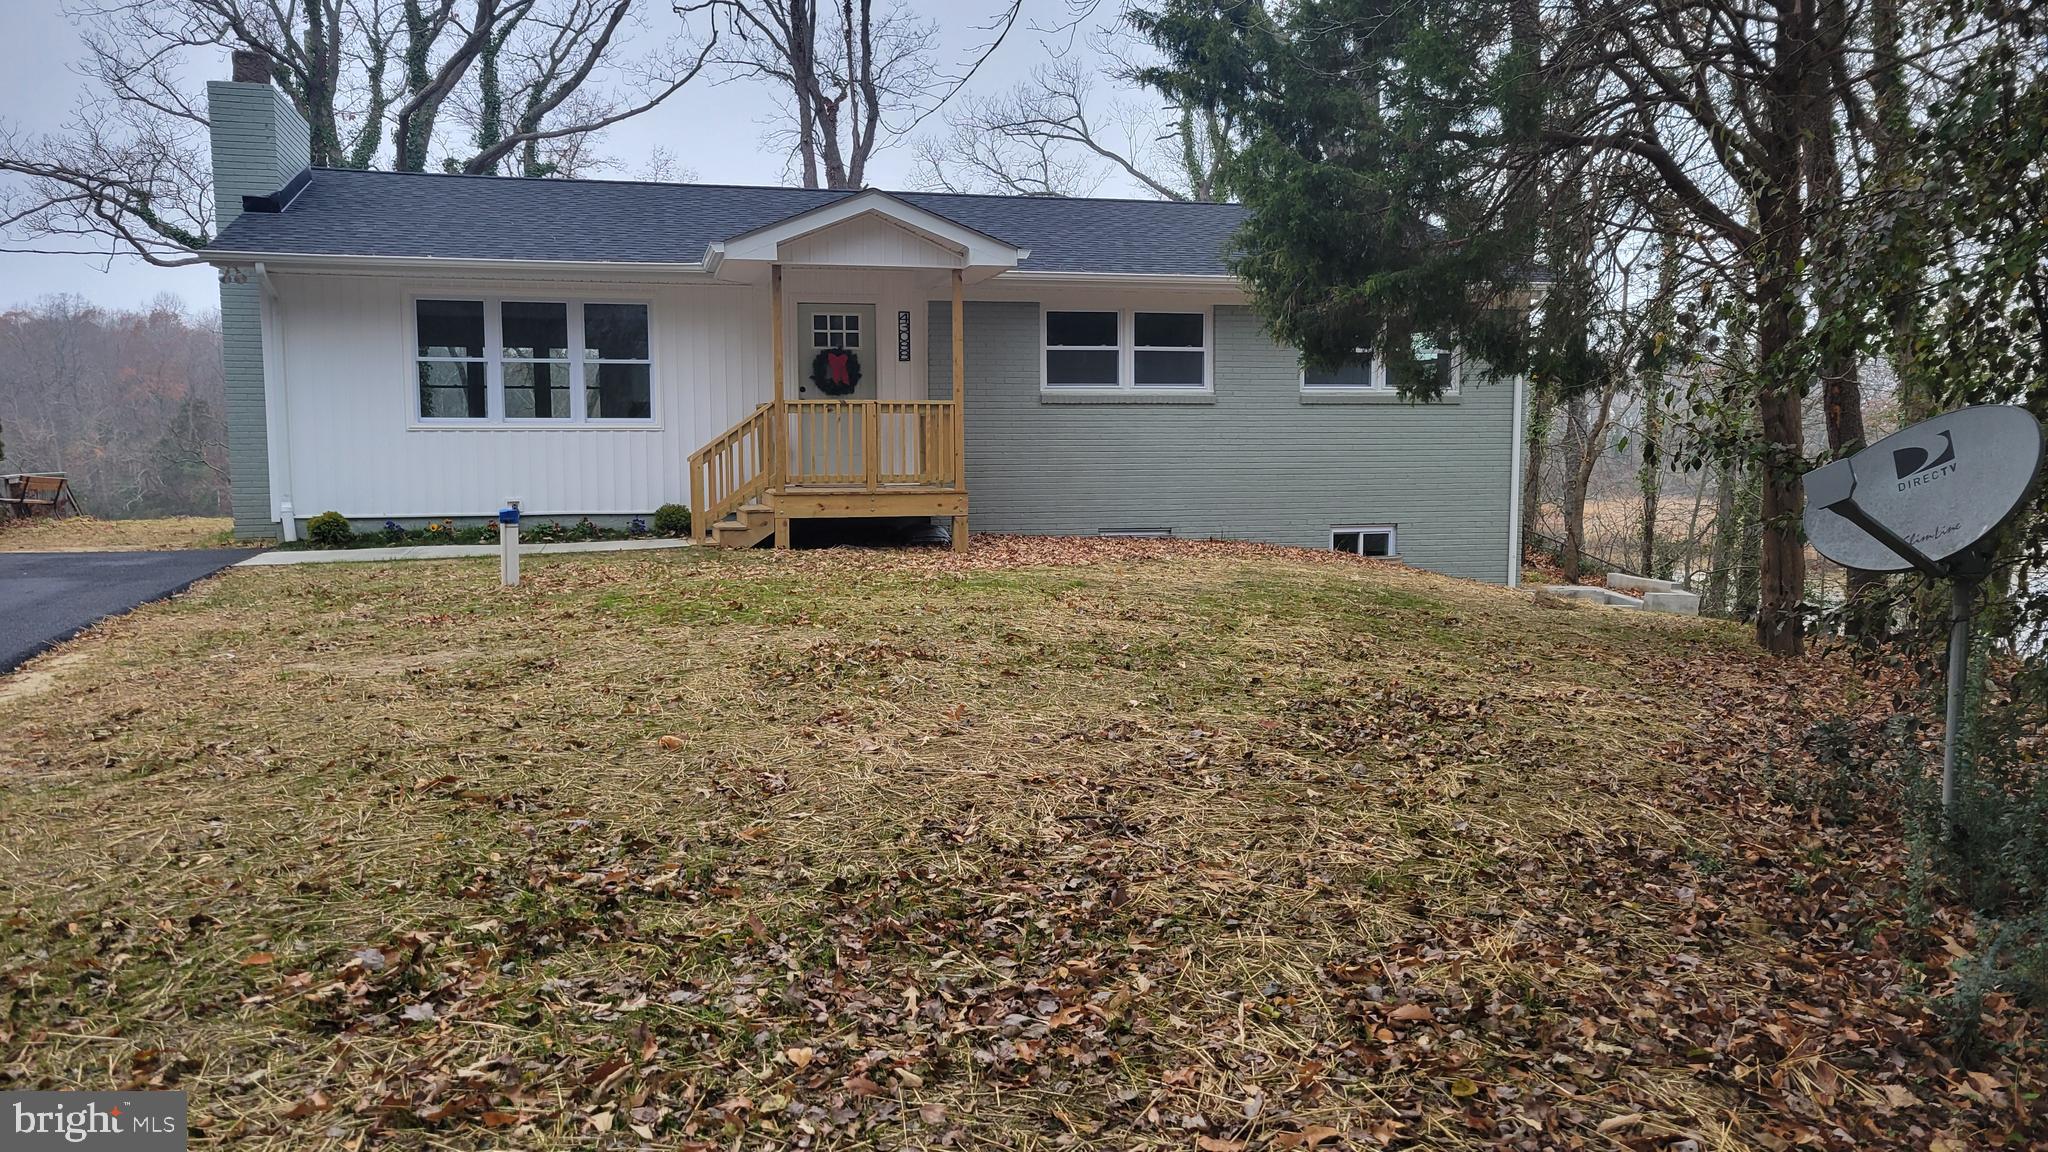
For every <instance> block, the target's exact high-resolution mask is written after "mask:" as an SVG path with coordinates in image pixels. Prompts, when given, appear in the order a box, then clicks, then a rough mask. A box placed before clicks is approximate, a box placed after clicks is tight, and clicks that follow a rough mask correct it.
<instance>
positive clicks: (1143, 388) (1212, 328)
mask: <svg viewBox="0 0 2048 1152" xmlns="http://www.w3.org/2000/svg"><path fill="white" fill-rule="evenodd" d="M1055 312H1108V313H1111V314H1113V315H1114V316H1115V317H1116V375H1117V382H1116V383H1115V384H1053V383H1050V382H1049V381H1048V379H1047V376H1048V373H1047V360H1048V357H1047V353H1049V352H1085V351H1097V352H1099V351H1102V350H1103V349H1106V348H1108V347H1109V345H1107V344H1099V345H1079V346H1075V345H1067V344H1061V345H1058V346H1057V347H1055V346H1054V345H1052V344H1049V343H1048V342H1047V340H1048V338H1049V336H1050V328H1051V321H1052V314H1053V313H1055ZM1140 312H1158V313H1163V314H1169V315H1171V314H1179V315H1184V316H1200V317H1201V318H1202V345H1201V348H1200V349H1199V351H1200V352H1201V353H1202V382H1201V383H1200V384H1199V385H1197V384H1139V383H1138V382H1137V354H1138V348H1137V347H1136V342H1137V329H1138V321H1137V314H1138V313H1140ZM1197 350H1198V349H1196V348H1195V347H1193V346H1187V347H1168V348H1155V347H1153V346H1151V345H1147V346H1146V348H1145V351H1158V352H1194V351H1197ZM1038 392H1039V395H1041V396H1047V397H1066V396H1073V397H1089V396H1096V397H1103V396H1108V397H1115V396H1148V397H1149V396H1213V395H1214V394H1215V392H1216V307H1215V305H1213V304H1208V303H1201V304H1186V303H1178V302H1174V301H1158V302H1154V303H1145V304H1117V305H1113V306H1107V305H1099V304H1097V305H1088V304H1078V303H1077V304H1058V305H1054V304H1048V303H1046V302H1045V301H1043V300H1041V301H1039V302H1038Z"/></svg>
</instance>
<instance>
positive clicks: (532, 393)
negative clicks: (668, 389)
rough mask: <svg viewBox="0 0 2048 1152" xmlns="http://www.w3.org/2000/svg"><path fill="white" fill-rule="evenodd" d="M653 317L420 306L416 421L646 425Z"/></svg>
mask: <svg viewBox="0 0 2048 1152" xmlns="http://www.w3.org/2000/svg"><path fill="white" fill-rule="evenodd" d="M650 312H651V310H650V308H649V307H648V305H647V304H645V303H638V302H634V303H619V302H613V301H589V302H585V301H578V300H492V299H485V300H442V299H429V298H424V297H422V298H419V299H416V300H414V301H413V315H412V320H413V349H414V367H415V372H416V376H417V383H418V388H417V391H416V392H415V403H416V405H417V407H416V408H415V409H414V413H413V415H414V419H415V420H416V421H417V422H418V423H420V424H425V425H432V426H439V425H458V426H459V425H476V424H509V425H540V426H555V427H577V426H583V425H605V424H619V423H632V424H645V423H648V422H650V421H652V420H653V418H654V361H653V358H652V355H651V344H652V334H651V332H650V331H649V329H650Z"/></svg>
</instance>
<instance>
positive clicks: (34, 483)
mask: <svg viewBox="0 0 2048 1152" xmlns="http://www.w3.org/2000/svg"><path fill="white" fill-rule="evenodd" d="M66 508H69V509H70V512H69V513H67V512H66V511H65V509H66ZM0 509H5V510H6V511H7V512H8V513H11V514H12V515H13V516H15V517H17V518H23V519H25V518H27V517H30V516H64V515H71V516H77V515H81V514H82V513H83V511H84V510H83V509H81V508H80V507H79V506H78V497H76V496H74V495H72V493H71V484H70V482H69V481H67V480H66V479H65V478H64V474H63V473H62V472H49V473H33V472H32V473H28V474H26V475H20V476H0Z"/></svg>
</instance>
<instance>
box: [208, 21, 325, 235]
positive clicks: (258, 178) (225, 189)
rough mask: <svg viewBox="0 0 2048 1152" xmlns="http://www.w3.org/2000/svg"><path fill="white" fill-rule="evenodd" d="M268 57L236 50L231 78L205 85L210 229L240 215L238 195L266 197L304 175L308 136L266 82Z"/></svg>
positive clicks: (288, 102)
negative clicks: (210, 179) (210, 182)
mask: <svg viewBox="0 0 2048 1152" xmlns="http://www.w3.org/2000/svg"><path fill="white" fill-rule="evenodd" d="M270 69H271V62H270V56H269V54H268V53H264V52H258V51H256V50H254V49H249V48H240V49H236V51H235V54H234V71H233V72H232V73H231V74H232V75H233V76H234V79H232V80H214V81H211V82H210V83H208V84H207V85H206V112H207V116H208V117H209V118H210V119H211V120H212V121H213V226H214V230H215V231H216V232H218V231H219V230H220V229H222V228H226V227H227V226H228V225H229V224H230V223H231V222H233V220H234V218H235V217H237V216H240V215H241V214H242V197H244V196H268V195H270V194H271V193H272V192H275V191H277V190H278V189H280V188H283V187H284V186H285V185H286V184H287V183H289V182H290V181H291V178H292V177H294V176H297V175H298V174H299V173H300V172H302V171H304V170H305V168H306V165H307V162H308V160H309V158H310V156H311V155H312V133H311V132H310V131H308V130H307V128H306V121H305V120H304V119H303V118H302V117H300V115H299V113H298V109H296V108H294V107H292V100H291V97H290V96H287V95H285V93H284V91H283V90H282V89H280V88H277V87H276V86H274V85H273V84H271V82H270Z"/></svg>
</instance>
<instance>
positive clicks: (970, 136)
mask: <svg viewBox="0 0 2048 1152" xmlns="http://www.w3.org/2000/svg"><path fill="white" fill-rule="evenodd" d="M1104 40H1105V38H1098V43H1097V45H1096V50H1097V52H1098V54H1099V55H1100V56H1102V57H1104V58H1106V59H1107V60H1108V61H1109V62H1110V64H1111V65H1112V66H1111V67H1109V68H1107V69H1101V68H1098V67H1097V63H1098V61H1096V60H1090V59H1085V58H1083V57H1081V56H1080V55H1078V54H1073V53H1070V54H1068V55H1066V56H1064V57H1062V58H1060V59H1057V60H1054V61H1052V62H1050V63H1048V64H1043V65H1040V66H1039V67H1038V68H1037V69H1036V70H1035V71H1033V73H1032V74H1031V79H1030V80H1028V81H1026V82H1024V83H1022V84H1019V85H1017V86H1016V87H1015V88H1012V89H1011V90H1010V91H1008V92H1006V93H1003V94H1001V95H997V96H990V97H983V98H980V99H976V100H970V101H968V102H966V104H965V105H964V106H963V108H962V110H961V112H960V113H959V114H958V115H956V116H954V117H953V119H952V122H951V128H952V130H951V132H950V133H949V134H948V135H946V136H945V137H942V138H940V139H936V140H928V141H925V142H924V143H923V144H922V145H921V146H920V148H919V157H918V159H919V172H920V179H921V180H922V181H923V182H924V183H925V184H927V185H930V186H934V187H940V188H946V189H950V190H953V191H971V192H1009V193H1023V194H1037V195H1071V194H1075V193H1085V192H1090V191H1093V190H1094V189H1095V188H1097V187H1099V186H1100V185H1101V184H1102V182H1103V181H1104V180H1106V179H1108V178H1110V177H1112V176H1122V177H1123V178H1125V179H1127V180H1129V181H1130V182H1132V183H1135V184H1137V185H1138V186H1140V187H1142V188H1144V189H1145V190H1146V191H1147V192H1149V193H1151V194H1152V195H1154V196H1157V197H1159V198H1160V199H1162V200H1217V199H1220V198H1221V197H1222V195H1223V193H1224V191H1225V187H1224V181H1223V164H1224V161H1225V160H1226V159H1227V158H1228V156H1229V154H1230V148H1231V144H1230V138H1231V134H1230V128H1229V125H1228V123H1227V122H1226V121H1225V119H1224V114H1223V113H1222V112H1221V111H1220V110H1217V109H1205V108H1197V107H1195V106H1194V105H1193V104H1190V103H1186V102H1182V103H1180V104H1178V105H1166V106H1161V105H1159V104H1157V102H1156V101H1153V102H1149V103H1139V102H1137V101H1134V100H1129V99H1126V100H1122V101H1110V102H1103V101H1100V100H1097V99H1096V98H1095V93H1094V78H1095V76H1097V75H1099V74H1107V75H1109V76H1110V77H1112V78H1113V79H1115V80H1118V81H1121V82H1122V83H1123V84H1125V85H1128V86H1129V88H1130V90H1131V91H1132V92H1136V91H1138V90H1139V89H1138V86H1137V81H1136V79H1135V77H1134V75H1133V73H1134V72H1135V69H1134V68H1132V67H1131V66H1130V65H1128V64H1127V63H1125V62H1124V61H1123V58H1122V57H1121V56H1119V55H1117V54H1116V52H1115V48H1116V47H1117V45H1115V44H1114V43H1106V42H1104Z"/></svg>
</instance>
